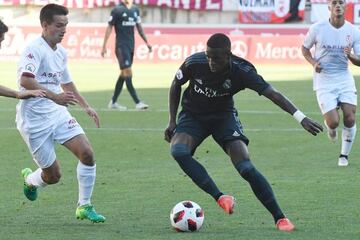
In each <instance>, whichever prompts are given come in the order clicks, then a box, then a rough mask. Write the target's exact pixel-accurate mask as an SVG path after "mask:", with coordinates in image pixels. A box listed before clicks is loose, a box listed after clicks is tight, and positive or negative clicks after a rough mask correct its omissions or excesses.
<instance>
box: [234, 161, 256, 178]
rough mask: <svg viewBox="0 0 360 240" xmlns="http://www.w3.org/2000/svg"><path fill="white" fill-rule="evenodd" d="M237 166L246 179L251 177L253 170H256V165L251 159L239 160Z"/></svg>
mask: <svg viewBox="0 0 360 240" xmlns="http://www.w3.org/2000/svg"><path fill="white" fill-rule="evenodd" d="M235 168H236V170H237V171H238V172H239V173H240V175H241V176H242V177H243V178H244V179H245V180H247V179H249V177H250V175H251V174H252V172H254V171H255V167H254V165H253V164H252V163H251V161H250V160H241V161H239V162H238V163H237V164H236V165H235Z"/></svg>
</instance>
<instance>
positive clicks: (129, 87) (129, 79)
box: [124, 77, 140, 104]
mask: <svg viewBox="0 0 360 240" xmlns="http://www.w3.org/2000/svg"><path fill="white" fill-rule="evenodd" d="M124 79H125V82H126V88H127V90H128V91H129V93H130V95H131V97H132V99H133V100H134V102H135V103H136V104H138V103H139V102H140V99H139V98H138V96H137V94H136V91H135V88H134V86H133V84H132V77H126V78H124Z"/></svg>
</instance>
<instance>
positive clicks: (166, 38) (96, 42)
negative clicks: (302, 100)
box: [0, 26, 305, 64]
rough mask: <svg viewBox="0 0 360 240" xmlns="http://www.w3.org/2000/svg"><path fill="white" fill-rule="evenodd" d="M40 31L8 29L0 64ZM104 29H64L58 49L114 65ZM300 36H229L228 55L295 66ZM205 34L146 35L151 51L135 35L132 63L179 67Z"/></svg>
mask: <svg viewBox="0 0 360 240" xmlns="http://www.w3.org/2000/svg"><path fill="white" fill-rule="evenodd" d="M40 32H41V29H40V27H10V29H9V32H8V33H7V34H6V37H5V40H4V42H3V43H2V48H1V49H0V60H1V61H9V60H18V59H19V56H20V54H21V52H22V51H23V48H24V47H25V46H26V44H27V43H28V42H29V41H31V40H33V39H34V38H36V37H38V36H39V35H40ZM104 33H105V27H90V26H88V27H85V26H82V27H81V26H76V27H74V26H71V27H68V29H67V33H66V35H65V38H64V40H63V42H62V45H63V46H64V47H65V48H66V49H67V51H68V57H69V59H73V60H86V61H91V60H93V61H116V59H115V55H114V48H115V46H114V44H115V42H114V35H112V37H111V38H110V39H109V41H108V45H107V47H108V56H106V57H105V58H102V57H101V55H100V53H101V47H102V43H103V37H104ZM302 36H303V35H300V34H299V35H272V36H269V35H266V36H262V35H230V38H231V40H232V52H233V53H234V54H235V55H238V56H240V57H243V58H246V59H248V60H250V61H252V62H254V63H256V64H258V63H272V64H279V63H281V64H294V63H295V64H298V63H304V62H305V60H304V59H303V57H302V54H301V45H302V41H303V37H302ZM208 38H209V34H201V35H199V34H197V35H195V34H193V35H190V34H188V35H184V34H181V35H174V34H171V35H169V34H159V35H154V34H149V35H148V40H149V42H150V43H151V45H152V46H153V51H152V52H151V53H149V52H148V49H147V46H146V45H145V44H144V42H143V41H142V39H141V38H140V37H139V36H138V35H137V37H136V43H137V44H136V48H135V52H134V59H135V60H134V61H135V62H137V63H149V62H151V63H171V62H174V63H181V62H182V61H184V60H185V58H186V57H187V56H189V55H190V54H192V53H195V52H199V51H204V50H205V48H206V41H207V39H208Z"/></svg>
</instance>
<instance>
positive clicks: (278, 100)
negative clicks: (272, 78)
mask: <svg viewBox="0 0 360 240" xmlns="http://www.w3.org/2000/svg"><path fill="white" fill-rule="evenodd" d="M262 95H264V96H265V97H267V98H268V99H270V100H271V101H272V102H273V103H275V104H276V105H278V106H279V107H280V108H281V109H283V110H284V111H285V112H288V113H289V114H291V115H292V116H293V117H294V118H295V119H296V120H297V121H298V122H299V123H300V124H301V125H302V126H303V128H304V129H305V130H307V131H308V132H310V133H311V134H312V135H314V136H316V135H317V134H318V133H319V132H322V131H323V127H322V126H321V125H320V124H318V123H317V122H315V121H313V120H312V119H310V118H308V117H306V116H305V114H303V113H302V112H301V111H300V110H299V109H297V108H296V107H295V105H294V104H293V103H292V102H291V101H290V100H289V99H288V98H287V97H285V96H284V95H283V94H282V93H280V92H279V91H277V90H276V89H275V88H273V87H272V86H271V85H269V87H267V88H266V89H265V90H264V91H263V92H262Z"/></svg>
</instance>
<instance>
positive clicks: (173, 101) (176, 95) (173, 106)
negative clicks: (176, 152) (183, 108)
mask: <svg viewBox="0 0 360 240" xmlns="http://www.w3.org/2000/svg"><path fill="white" fill-rule="evenodd" d="M180 96H181V84H180V83H179V82H178V80H177V79H176V78H175V79H174V80H173V82H172V84H171V87H170V91H169V122H168V126H167V127H166V129H165V132H164V139H165V140H166V141H167V142H170V141H171V137H172V135H173V133H174V130H175V127H176V115H177V111H178V108H179V103H180Z"/></svg>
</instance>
